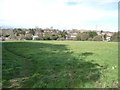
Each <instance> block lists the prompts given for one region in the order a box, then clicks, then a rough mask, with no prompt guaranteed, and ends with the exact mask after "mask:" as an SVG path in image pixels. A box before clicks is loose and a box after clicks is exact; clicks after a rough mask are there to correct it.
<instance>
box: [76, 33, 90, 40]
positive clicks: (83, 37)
mask: <svg viewBox="0 0 120 90" xmlns="http://www.w3.org/2000/svg"><path fill="white" fill-rule="evenodd" d="M88 38H89V34H88V33H78V34H77V37H76V39H77V40H82V41H86V40H88Z"/></svg>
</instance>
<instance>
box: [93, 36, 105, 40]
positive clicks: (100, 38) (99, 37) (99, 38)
mask: <svg viewBox="0 0 120 90" xmlns="http://www.w3.org/2000/svg"><path fill="white" fill-rule="evenodd" d="M93 41H103V39H102V36H101V35H98V36H95V37H94V38H93Z"/></svg>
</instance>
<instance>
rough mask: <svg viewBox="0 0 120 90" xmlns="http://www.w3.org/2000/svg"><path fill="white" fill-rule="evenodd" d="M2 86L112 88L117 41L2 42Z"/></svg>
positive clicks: (115, 84) (115, 69) (116, 83)
mask: <svg viewBox="0 0 120 90" xmlns="http://www.w3.org/2000/svg"><path fill="white" fill-rule="evenodd" d="M2 45H3V54H2V57H3V61H2V65H3V66H2V68H3V70H2V74H3V88H6V87H10V88H18V87H20V88H21V87H22V88H27V87H29V88H99V87H100V88H107V87H109V88H111V87H113V88H114V87H117V85H118V43H116V42H92V41H91V42H87V41H16V42H15V41H14V42H3V43H2Z"/></svg>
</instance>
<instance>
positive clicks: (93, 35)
mask: <svg viewBox="0 0 120 90" xmlns="http://www.w3.org/2000/svg"><path fill="white" fill-rule="evenodd" d="M88 34H89V36H90V38H93V37H95V36H97V32H96V31H90V32H88Z"/></svg>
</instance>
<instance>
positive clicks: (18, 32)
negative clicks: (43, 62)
mask: <svg viewBox="0 0 120 90" xmlns="http://www.w3.org/2000/svg"><path fill="white" fill-rule="evenodd" d="M102 33H103V31H100V34H99V35H98V34H97V31H85V32H77V34H76V35H75V37H74V38H72V36H71V35H72V33H69V32H67V30H63V31H61V30H58V29H41V28H34V29H32V28H31V29H21V28H15V29H12V30H9V29H8V30H0V37H4V38H9V39H14V40H33V38H34V40H80V41H106V40H107V34H104V35H103V34H102ZM119 38H120V32H115V33H113V35H112V36H111V37H110V41H119Z"/></svg>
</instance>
